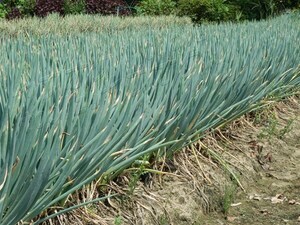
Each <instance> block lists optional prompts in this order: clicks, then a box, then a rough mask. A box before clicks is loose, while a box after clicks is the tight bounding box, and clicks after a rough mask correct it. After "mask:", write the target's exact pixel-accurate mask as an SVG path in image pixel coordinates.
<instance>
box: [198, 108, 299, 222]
mask: <svg viewBox="0 0 300 225" xmlns="http://www.w3.org/2000/svg"><path fill="white" fill-rule="evenodd" d="M281 116H282V117H283V118H281V119H279V121H280V122H281V123H280V124H277V125H278V126H277V127H274V126H273V128H271V129H273V132H272V130H270V126H272V124H269V127H265V128H264V127H260V128H259V130H258V131H259V132H257V133H256V134H257V135H256V136H257V137H259V136H263V138H261V139H260V140H259V141H258V143H255V144H256V146H255V147H256V150H257V148H260V150H259V151H261V152H259V155H257V162H258V164H259V165H255V164H254V165H255V166H258V167H257V168H256V176H254V179H253V177H252V178H249V181H250V182H249V181H247V179H245V178H244V179H243V180H244V182H243V183H245V184H246V185H247V187H246V192H242V191H238V192H237V193H236V195H235V197H234V200H233V201H232V205H233V206H232V207H230V208H229V210H228V213H227V219H225V218H224V217H223V216H220V214H219V213H213V214H209V215H206V216H204V217H203V224H257V225H258V224H270V225H271V224H300V111H293V113H291V114H289V115H284V114H281ZM277 122H278V121H277ZM290 122H292V123H291V124H290ZM289 124H290V125H291V126H290V127H288V126H289ZM274 129H277V131H276V130H274ZM280 131H282V132H281V133H285V132H287V133H285V134H284V135H283V137H279V135H278V134H279V133H280ZM262 133H264V134H265V135H261V134H262Z"/></svg>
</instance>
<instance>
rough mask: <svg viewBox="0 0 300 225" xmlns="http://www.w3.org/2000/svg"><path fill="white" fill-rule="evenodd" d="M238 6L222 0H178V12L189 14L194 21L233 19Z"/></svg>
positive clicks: (184, 14) (183, 14)
mask: <svg viewBox="0 0 300 225" xmlns="http://www.w3.org/2000/svg"><path fill="white" fill-rule="evenodd" d="M238 12H239V7H237V6H234V5H230V4H226V3H225V1H223V0H179V1H178V14H179V15H181V16H189V17H191V18H192V20H193V21H194V22H203V21H218V22H219V21H227V20H234V19H235V18H236V14H237V13H238Z"/></svg>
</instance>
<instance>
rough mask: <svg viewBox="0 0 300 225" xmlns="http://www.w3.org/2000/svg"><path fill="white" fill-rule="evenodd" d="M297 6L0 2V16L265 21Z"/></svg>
mask: <svg viewBox="0 0 300 225" xmlns="http://www.w3.org/2000/svg"><path fill="white" fill-rule="evenodd" d="M299 6H300V0H0V17H6V18H8V19H14V18H20V17H24V16H34V15H36V16H41V17H43V16H46V15H48V14H50V13H59V14H60V15H66V14H78V13H89V14H95V13H99V14H103V15H108V14H118V15H129V14H137V15H169V14H174V15H179V16H190V17H191V18H192V20H193V21H194V22H197V23H201V22H205V21H216V22H220V21H238V20H245V19H248V20H252V19H264V18H267V17H270V16H274V15H277V14H280V13H281V12H284V11H286V10H287V9H293V8H297V7H299Z"/></svg>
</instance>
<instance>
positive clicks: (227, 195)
mask: <svg viewBox="0 0 300 225" xmlns="http://www.w3.org/2000/svg"><path fill="white" fill-rule="evenodd" d="M235 193H236V184H233V183H232V184H229V185H226V186H225V190H224V195H223V197H222V198H221V206H222V212H223V213H224V214H225V215H227V214H228V211H229V208H230V206H231V204H232V203H233V201H234V195H235Z"/></svg>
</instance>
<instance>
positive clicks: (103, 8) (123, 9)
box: [86, 0, 130, 15]
mask: <svg viewBox="0 0 300 225" xmlns="http://www.w3.org/2000/svg"><path fill="white" fill-rule="evenodd" d="M86 12H87V13H89V14H98V13H99V14H102V15H110V14H117V12H118V13H119V15H128V14H130V9H129V8H128V5H127V3H126V2H125V1H123V0H86Z"/></svg>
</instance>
